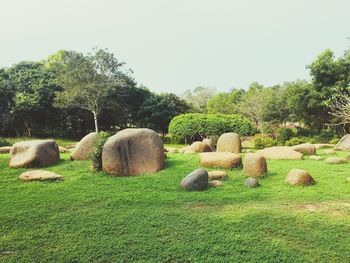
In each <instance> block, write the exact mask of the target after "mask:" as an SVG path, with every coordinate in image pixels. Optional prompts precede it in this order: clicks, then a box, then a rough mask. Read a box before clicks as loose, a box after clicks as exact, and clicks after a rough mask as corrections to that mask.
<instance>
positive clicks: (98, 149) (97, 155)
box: [90, 132, 111, 171]
mask: <svg viewBox="0 0 350 263" xmlns="http://www.w3.org/2000/svg"><path fill="white" fill-rule="evenodd" d="M109 137H111V134H110V133H108V132H99V133H98V135H97V137H96V141H95V150H94V151H93V152H92V154H91V156H90V159H91V160H92V167H93V169H94V170H95V171H101V170H102V148H103V145H104V144H105V143H106V141H107V140H108V139H109Z"/></svg>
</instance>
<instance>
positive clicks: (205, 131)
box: [169, 113, 256, 143]
mask: <svg viewBox="0 0 350 263" xmlns="http://www.w3.org/2000/svg"><path fill="white" fill-rule="evenodd" d="M169 132H170V134H171V136H172V138H173V140H174V142H176V143H191V142H194V141H198V140H202V139H204V138H206V137H209V136H216V137H218V136H220V135H221V134H223V133H226V132H235V133H238V134H239V135H241V136H249V135H253V134H254V133H255V132H256V129H255V128H254V127H253V125H252V123H251V122H250V121H249V120H248V119H246V118H244V117H242V116H240V115H224V114H200V113H190V114H183V115H179V116H176V117H175V118H173V119H172V120H171V122H170V124H169Z"/></svg>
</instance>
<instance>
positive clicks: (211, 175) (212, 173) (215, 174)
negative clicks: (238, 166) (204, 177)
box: [208, 171, 228, 180]
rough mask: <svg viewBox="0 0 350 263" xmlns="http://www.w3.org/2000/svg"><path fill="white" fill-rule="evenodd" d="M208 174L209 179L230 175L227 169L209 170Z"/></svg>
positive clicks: (219, 178)
mask: <svg viewBox="0 0 350 263" xmlns="http://www.w3.org/2000/svg"><path fill="white" fill-rule="evenodd" d="M208 176H209V180H221V179H224V178H227V177H228V175H227V173H226V172H225V171H210V172H208Z"/></svg>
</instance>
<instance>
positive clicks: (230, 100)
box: [208, 89, 245, 114]
mask: <svg viewBox="0 0 350 263" xmlns="http://www.w3.org/2000/svg"><path fill="white" fill-rule="evenodd" d="M244 93H245V92H244V90H242V89H232V90H231V91H230V92H228V93H227V92H220V93H218V94H216V95H215V96H214V97H212V98H211V99H209V100H208V113H221V114H236V113H238V112H239V103H240V101H241V100H242V98H243V96H244Z"/></svg>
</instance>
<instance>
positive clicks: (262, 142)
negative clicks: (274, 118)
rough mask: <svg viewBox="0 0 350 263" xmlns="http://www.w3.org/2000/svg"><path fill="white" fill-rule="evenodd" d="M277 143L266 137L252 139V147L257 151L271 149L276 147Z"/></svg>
mask: <svg viewBox="0 0 350 263" xmlns="http://www.w3.org/2000/svg"><path fill="white" fill-rule="evenodd" d="M277 145H278V142H277V140H275V139H273V138H271V137H267V136H263V135H260V136H256V137H255V138H254V146H255V148H257V149H264V148H267V147H272V146H277Z"/></svg>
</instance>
